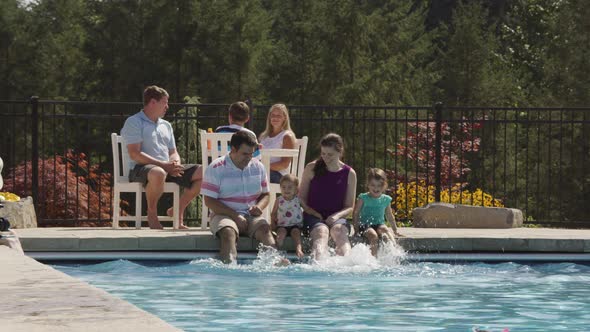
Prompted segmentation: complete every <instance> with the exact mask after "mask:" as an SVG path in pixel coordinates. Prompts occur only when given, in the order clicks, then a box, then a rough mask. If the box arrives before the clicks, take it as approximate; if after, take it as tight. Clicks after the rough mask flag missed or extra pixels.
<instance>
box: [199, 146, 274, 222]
mask: <svg viewBox="0 0 590 332" xmlns="http://www.w3.org/2000/svg"><path fill="white" fill-rule="evenodd" d="M263 193H268V184H267V183H266V171H265V170H264V166H263V165H262V163H261V162H260V161H258V160H256V159H252V160H251V161H250V163H248V166H246V167H244V169H243V170H242V169H239V168H238V167H236V166H235V165H234V163H233V162H232V160H231V158H230V156H229V154H226V155H225V156H223V157H219V158H217V159H215V160H214V161H213V162H212V163H211V165H209V167H207V170H206V171H205V176H204V177H203V182H202V184H201V194H203V195H205V196H209V197H211V198H215V199H217V200H219V201H220V202H222V203H223V204H225V205H227V206H228V207H229V208H230V209H232V210H234V211H236V212H238V213H242V214H247V211H248V208H249V207H250V206H253V205H254V204H256V201H257V200H258V197H260V195H261V194H263Z"/></svg>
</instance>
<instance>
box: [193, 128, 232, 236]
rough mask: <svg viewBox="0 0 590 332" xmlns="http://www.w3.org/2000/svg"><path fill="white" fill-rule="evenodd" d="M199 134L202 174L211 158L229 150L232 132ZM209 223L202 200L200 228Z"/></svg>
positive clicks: (207, 213)
mask: <svg viewBox="0 0 590 332" xmlns="http://www.w3.org/2000/svg"><path fill="white" fill-rule="evenodd" d="M199 133H200V135H201V167H202V168H203V176H204V175H205V171H207V167H209V164H211V162H213V160H215V159H217V158H219V157H221V156H224V155H226V154H227V153H228V152H229V150H230V146H231V145H230V141H231V137H232V135H233V133H208V132H206V131H204V130H200V131H199ZM208 223H209V209H208V208H207V206H206V205H205V200H204V199H203V200H202V210H201V228H202V229H206V228H207V225H208Z"/></svg>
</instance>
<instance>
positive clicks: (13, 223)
mask: <svg viewBox="0 0 590 332" xmlns="http://www.w3.org/2000/svg"><path fill="white" fill-rule="evenodd" d="M2 204H3V205H4V208H1V209H0V217H3V218H6V219H8V221H9V222H10V228H35V227H37V215H36V214H35V205H34V204H33V198H32V197H30V196H29V197H27V198H22V199H21V200H20V201H18V202H8V201H4V202H2Z"/></svg>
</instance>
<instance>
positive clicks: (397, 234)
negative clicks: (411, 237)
mask: <svg viewBox="0 0 590 332" xmlns="http://www.w3.org/2000/svg"><path fill="white" fill-rule="evenodd" d="M393 235H395V236H396V237H404V236H403V235H402V234H400V233H398V232H393Z"/></svg>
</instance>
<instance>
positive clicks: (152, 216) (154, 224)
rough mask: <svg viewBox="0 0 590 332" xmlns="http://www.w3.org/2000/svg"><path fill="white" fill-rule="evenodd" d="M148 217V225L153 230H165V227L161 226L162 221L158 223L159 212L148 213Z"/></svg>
mask: <svg viewBox="0 0 590 332" xmlns="http://www.w3.org/2000/svg"><path fill="white" fill-rule="evenodd" d="M147 217H148V225H149V226H150V228H151V229H164V227H162V224H160V221H158V212H157V211H154V212H149V211H148V213H147Z"/></svg>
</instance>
